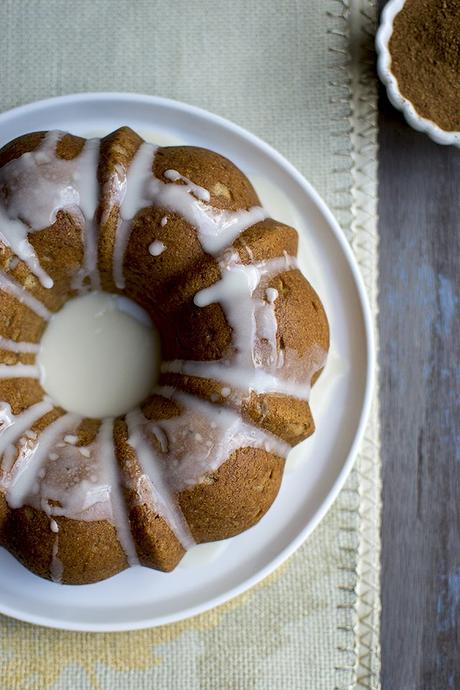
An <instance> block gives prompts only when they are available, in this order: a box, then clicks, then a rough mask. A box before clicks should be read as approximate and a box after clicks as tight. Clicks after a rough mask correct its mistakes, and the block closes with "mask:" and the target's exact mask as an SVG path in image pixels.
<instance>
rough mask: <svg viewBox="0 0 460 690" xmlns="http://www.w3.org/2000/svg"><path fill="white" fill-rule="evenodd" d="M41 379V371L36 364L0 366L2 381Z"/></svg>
mask: <svg viewBox="0 0 460 690" xmlns="http://www.w3.org/2000/svg"><path fill="white" fill-rule="evenodd" d="M23 378H29V379H39V378H40V369H39V367H38V366H37V365H35V364H0V379H23Z"/></svg>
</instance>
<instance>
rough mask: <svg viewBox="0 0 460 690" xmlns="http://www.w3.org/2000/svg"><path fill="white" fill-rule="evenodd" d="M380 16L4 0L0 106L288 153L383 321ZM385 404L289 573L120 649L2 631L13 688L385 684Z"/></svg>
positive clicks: (109, 643) (257, 2)
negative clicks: (140, 109) (86, 98)
mask: <svg viewBox="0 0 460 690" xmlns="http://www.w3.org/2000/svg"><path fill="white" fill-rule="evenodd" d="M374 19H375V7H374V3H373V2H371V1H366V0H348V2H346V1H345V0H343V1H342V0H308V1H306V0H302V1H299V2H296V1H294V0H292V1H289V0H282V1H279V2H275V1H274V0H272V1H271V2H270V1H267V0H265V1H264V0H252V1H251V0H249V1H246V2H244V1H242V0H234V1H233V2H222V1H219V0H199V1H198V0H188V2H183V1H178V0H174V1H172V2H161V1H158V0H114V1H112V2H111V1H110V0H74V2H67V1H65V0H3V2H1V3H0V37H1V40H0V64H1V65H2V70H1V72H2V79H1V89H0V109H1V110H5V109H7V108H11V107H13V106H15V105H19V104H22V103H26V102H29V101H33V100H36V99H39V98H44V97H47V96H52V95H58V94H64V93H72V92H77V91H103V90H110V91H123V90H125V91H136V92H140V93H148V94H157V95H161V96H169V97H172V98H176V99H179V100H183V101H186V102H188V103H192V104H196V105H198V106H202V107H204V108H207V109H209V110H211V111H213V112H215V113H218V114H221V115H224V116H225V117H227V118H229V119H231V120H234V121H235V122H237V123H239V124H241V125H243V126H244V127H246V128H247V129H249V130H251V131H252V132H254V133H255V134H257V135H259V136H261V137H262V138H264V139H266V140H267V141H268V142H270V143H271V144H273V146H275V147H276V148H277V149H279V150H280V151H281V152H282V153H283V154H285V156H287V158H288V159H289V160H291V161H292V162H293V163H294V165H296V166H297V167H298V168H299V169H300V170H301V171H302V172H303V173H304V174H305V176H306V177H307V178H308V179H309V180H310V181H311V182H312V183H313V184H314V186H315V187H316V188H317V189H318V191H319V192H320V193H321V194H322V196H323V197H324V198H325V199H326V201H327V202H328V204H329V205H330V206H331V208H332V209H333V210H334V211H335V214H336V216H337V217H338V219H339V222H340V223H341V224H342V227H343V229H344V231H345V232H346V234H347V237H348V238H349V240H350V242H351V244H352V247H353V248H354V250H355V253H356V256H357V258H358V260H359V262H360V264H361V267H362V270H363V273H364V276H365V280H366V284H367V287H368V290H369V295H370V298H371V304H372V306H373V308H374V313H375V308H376V302H375V285H376V244H377V243H376V218H375V206H376V202H375V195H376V169H375V156H376V124H375V105H376V87H375V77H374V75H373V74H372V70H371V69H370V67H369V58H370V56H369V53H368V52H367V51H368V48H367V47H366V45H369V41H370V40H371V34H372V33H373V31H374V26H373V24H374ZM376 414H377V413H376V406H375V407H374V411H373V415H372V418H371V421H370V425H369V429H368V432H367V437H366V441H365V443H364V446H363V449H362V453H361V456H360V458H359V460H358V463H357V466H356V469H355V470H354V472H353V474H352V476H351V478H350V480H349V481H348V483H347V486H346V489H345V490H344V491H343V492H342V494H341V495H340V497H339V499H338V500H337V502H336V504H335V505H334V507H333V509H332V510H331V511H330V513H329V514H328V516H327V517H326V519H325V520H324V521H323V522H322V524H321V525H320V526H319V527H318V528H317V530H316V532H315V533H314V534H313V536H312V537H311V538H310V539H309V540H308V543H306V544H305V545H304V546H303V547H302V548H301V549H300V550H299V551H298V552H297V554H296V555H295V556H293V557H292V558H291V559H290V560H289V562H288V563H287V565H285V566H284V567H283V568H281V569H280V570H279V571H278V572H277V573H275V574H274V575H273V576H271V577H270V578H268V579H267V580H266V581H265V582H263V583H262V584H261V585H259V586H258V587H256V588H254V589H253V590H252V591H250V592H249V593H247V594H245V595H243V596H242V597H240V598H238V599H236V600H235V601H233V602H231V603H230V604H228V605H225V606H223V607H221V608H219V609H217V610H215V611H213V612H210V613H207V614H204V615H202V616H199V617H197V618H195V619H193V620H191V621H186V622H184V623H180V624H176V625H172V626H168V627H165V628H161V629H155V630H147V631H141V632H134V633H120V634H112V635H103V634H99V635H97V634H80V633H65V632H59V631H52V630H46V629H43V628H37V627H33V626H31V625H27V624H24V623H20V622H16V621H14V620H10V619H7V618H1V617H0V667H1V672H0V688H1V690H12V689H14V690H16V689H19V688H21V689H23V688H24V689H25V688H28V689H29V688H30V689H31V690H32V689H33V690H37V689H38V688H40V689H43V690H44V689H46V690H49V689H51V688H53V690H58V689H59V690H64V689H65V690H70V689H71V690H83V689H89V688H91V689H97V690H103V689H107V690H109V688H110V690H126V689H127V688H136V689H138V688H146V689H147V688H148V689H151V688H160V689H161V690H163V689H165V690H167V689H168V688H172V689H177V690H208V689H209V690H224V689H228V690H240V689H241V690H284V689H285V690H297V689H298V690H333V689H334V688H340V689H345V688H355V687H362V688H377V687H378V669H379V650H378V606H379V599H378V589H377V588H378V559H379V539H378V519H379V451H378V429H377V417H376Z"/></svg>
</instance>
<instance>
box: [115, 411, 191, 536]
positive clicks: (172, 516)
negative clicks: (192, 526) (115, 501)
mask: <svg viewBox="0 0 460 690" xmlns="http://www.w3.org/2000/svg"><path fill="white" fill-rule="evenodd" d="M126 424H127V426H128V443H129V445H130V446H131V447H132V448H134V450H135V451H136V454H137V458H138V461H139V465H140V466H141V469H142V472H143V473H144V475H145V476H146V477H147V478H148V480H149V482H150V484H151V488H152V497H153V502H154V505H155V509H156V511H157V513H158V514H159V515H160V516H161V517H163V518H164V520H165V521H166V522H167V524H168V525H169V527H170V528H171V530H172V531H173V532H174V534H175V535H176V537H177V539H178V540H179V541H180V543H181V544H182V546H183V547H184V548H185V549H188V548H190V547H191V546H193V545H194V543H195V542H194V540H193V537H192V535H191V534H190V530H189V528H188V525H187V523H186V522H185V519H184V516H183V515H182V512H181V510H180V508H179V505H178V503H177V501H176V498H175V496H174V493H173V491H172V489H171V487H170V486H169V484H168V481H167V479H166V468H165V466H164V462H163V459H162V458H161V455H160V454H158V453H157V452H156V451H155V448H154V447H153V445H152V443H151V442H149V441H148V440H147V437H146V433H147V431H148V427H149V422H148V420H147V419H146V418H145V417H144V415H143V414H142V412H141V410H140V409H139V408H136V409H135V410H132V411H131V412H128V414H127V415H126ZM152 432H153V434H154V435H155V436H157V435H158V433H159V432H160V435H163V438H162V442H160V446H161V450H162V451H163V450H164V448H165V435H164V432H163V431H162V429H161V427H160V426H159V425H157V424H155V425H154V426H153V429H152ZM157 437H158V436H157ZM166 444H167V440H166Z"/></svg>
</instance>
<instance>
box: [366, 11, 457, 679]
mask: <svg viewBox="0 0 460 690" xmlns="http://www.w3.org/2000/svg"><path fill="white" fill-rule="evenodd" d="M381 4H382V5H383V4H384V3H381ZM379 128H380V135H379V136H380V153H379V216H380V221H379V232H380V316H379V325H380V348H381V352H380V363H381V377H380V387H381V423H382V456H383V523H382V524H383V526H382V542H383V551H382V626H381V635H382V637H381V642H382V687H383V690H448V689H450V688H453V689H454V690H456V689H458V688H460V641H459V633H460V319H459V312H460V309H459V299H460V151H459V150H458V149H455V148H453V147H441V146H438V145H436V144H434V143H432V142H431V141H430V140H429V139H428V138H427V137H426V136H424V135H421V134H418V133H416V132H414V131H412V130H411V129H410V128H409V127H408V126H407V125H406V124H405V123H404V121H403V119H402V117H401V116H400V115H399V114H398V113H396V111H394V110H393V109H392V107H391V106H390V105H389V104H388V101H387V100H386V97H385V96H384V95H383V93H382V94H381V98H380V115H379Z"/></svg>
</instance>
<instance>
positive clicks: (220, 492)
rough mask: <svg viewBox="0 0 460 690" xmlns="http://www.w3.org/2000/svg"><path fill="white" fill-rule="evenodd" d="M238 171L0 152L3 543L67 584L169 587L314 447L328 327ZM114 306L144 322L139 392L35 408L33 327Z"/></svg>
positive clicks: (208, 160)
mask: <svg viewBox="0 0 460 690" xmlns="http://www.w3.org/2000/svg"><path fill="white" fill-rule="evenodd" d="M296 254H297V233H296V231H295V230H294V229H292V228H291V227H288V226H286V225H283V224H282V223H279V222H277V221H275V220H273V219H271V218H269V217H267V214H266V213H265V211H264V210H263V209H262V208H261V206H260V202H259V199H258V197H257V195H256V193H255V191H254V189H253V187H252V185H251V183H250V182H249V180H248V179H247V178H246V177H245V175H243V173H242V172H241V171H240V170H239V169H238V168H237V167H236V166H235V165H233V164H232V163H231V162H230V161H229V160H227V159H226V158H224V157H222V156H220V155H218V154H217V153H214V152H213V151H210V150H206V149H203V148H197V147H193V146H174V147H164V148H157V147H155V146H154V145H152V144H150V143H146V142H144V141H143V140H142V139H141V137H139V136H138V135H137V134H136V133H135V132H134V131H132V130H131V129H129V128H128V127H122V128H121V129H118V130H117V131H115V132H113V133H111V134H109V135H108V136H106V137H105V138H103V139H101V140H98V139H88V140H85V139H83V138H81V137H78V136H73V135H71V134H67V133H64V132H60V131H49V132H33V133H30V134H26V135H23V136H21V137H19V138H17V139H15V140H14V141H12V142H10V143H9V144H7V145H6V146H4V147H3V148H2V149H1V151H0V401H2V402H1V403H0V457H1V466H0V544H1V545H2V546H4V547H5V548H6V549H8V551H10V552H11V553H12V554H13V555H14V556H15V557H16V558H17V559H18V560H19V561H20V562H22V563H23V564H24V565H25V566H26V567H27V568H29V569H30V570H31V571H33V572H34V573H36V574H38V575H40V576H42V577H45V578H49V579H53V580H55V581H57V582H63V583H71V584H82V583H91V582H95V581H98V580H103V579H104V578H108V577H110V576H112V575H114V574H115V573H118V572H119V571H121V570H123V569H125V568H126V567H128V566H130V565H134V564H141V565H144V566H147V567H150V568H154V569H157V570H161V571H170V570H172V569H174V568H175V566H176V565H177V564H178V562H179V561H180V559H181V558H182V556H183V555H184V553H185V551H186V550H187V549H188V548H189V547H190V546H192V545H193V544H195V543H200V542H208V541H213V540H219V539H225V538H227V537H231V536H233V535H236V534H238V533H240V532H242V531H243V530H246V529H248V528H249V527H251V526H252V525H254V524H255V523H256V522H258V520H259V519H260V518H261V517H262V516H263V515H264V514H265V512H266V511H267V510H268V508H269V507H270V505H271V504H272V502H273V500H274V499H275V497H276V495H277V492H278V489H279V486H280V482H281V477H282V472H283V465H284V460H285V457H286V454H287V453H288V451H289V449H290V448H291V447H292V446H293V445H295V444H297V443H299V442H300V441H302V440H303V439H305V438H306V437H307V436H309V435H310V434H312V433H313V431H314V423H313V419H312V415H311V412H310V408H309V405H308V398H309V391H310V387H311V385H312V384H313V383H314V382H315V381H316V379H317V378H318V376H319V375H320V373H321V370H322V368H323V367H324V364H325V360H326V354H327V350H328V346H329V329H328V323H327V318H326V315H325V312H324V309H323V306H322V304H321V302H320V300H319V298H318V296H317V294H316V293H315V291H314V290H313V288H312V287H311V285H310V284H309V283H308V282H307V280H306V279H305V278H304V277H303V275H302V274H301V273H300V271H299V269H298V267H297V262H296ZM91 291H102V292H106V293H114V294H119V295H124V296H125V297H127V298H129V299H131V300H133V301H134V302H135V303H136V304H138V305H140V307H142V308H143V309H144V310H145V311H146V312H147V313H148V314H149V316H150V318H151V319H152V321H153V323H154V325H155V327H156V329H157V330H158V333H159V336H160V341H161V367H160V373H159V375H158V381H157V382H156V383H155V387H154V388H153V390H152V392H151V394H150V395H149V396H148V397H147V399H145V400H144V401H143V402H142V403H141V404H140V405H139V406H138V407H136V408H135V409H131V410H126V413H125V414H123V415H121V416H118V417H114V418H110V417H107V418H102V419H94V418H85V417H84V416H82V415H79V414H76V413H75V412H72V411H68V410H64V409H62V408H61V407H59V406H58V405H57V404H56V403H55V402H54V401H53V400H52V399H51V398H50V396H49V395H48V394H47V393H46V392H45V390H44V388H43V385H42V383H43V382H42V379H41V375H40V367H39V366H38V364H37V356H38V353H39V350H40V341H41V337H42V334H43V333H44V331H45V329H46V328H47V322H48V321H49V319H50V318H51V317H52V315H53V314H54V313H56V312H58V310H60V309H61V307H63V305H64V304H65V303H66V302H67V301H68V300H71V299H73V298H75V297H76V296H78V295H82V294H85V293H89V292H91Z"/></svg>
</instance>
